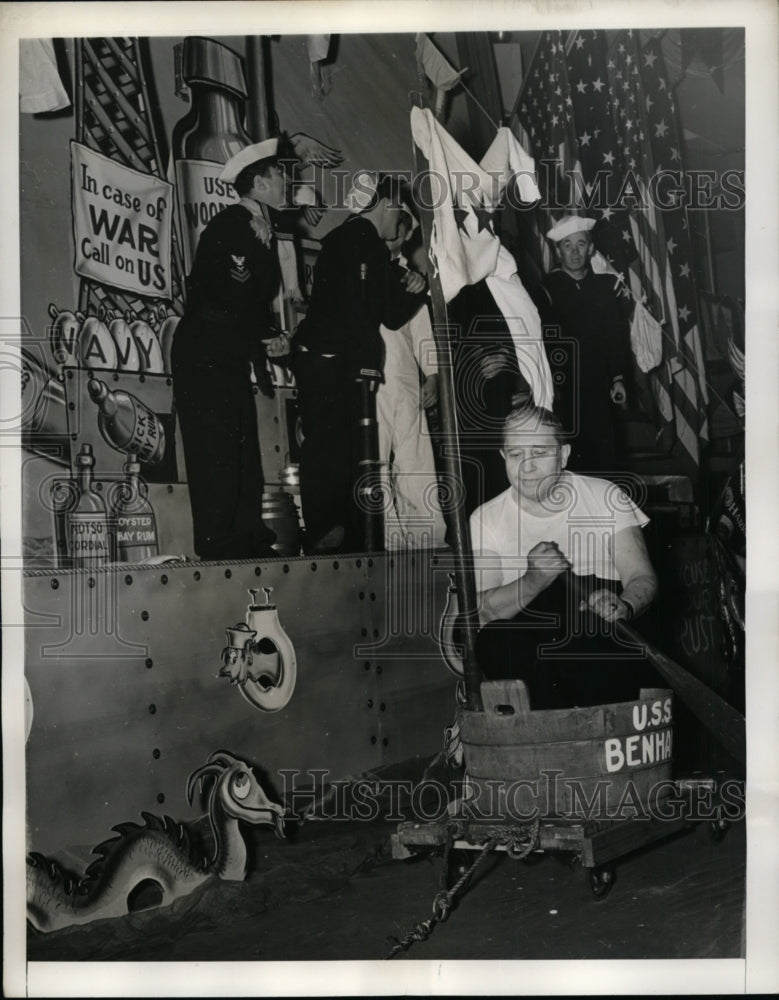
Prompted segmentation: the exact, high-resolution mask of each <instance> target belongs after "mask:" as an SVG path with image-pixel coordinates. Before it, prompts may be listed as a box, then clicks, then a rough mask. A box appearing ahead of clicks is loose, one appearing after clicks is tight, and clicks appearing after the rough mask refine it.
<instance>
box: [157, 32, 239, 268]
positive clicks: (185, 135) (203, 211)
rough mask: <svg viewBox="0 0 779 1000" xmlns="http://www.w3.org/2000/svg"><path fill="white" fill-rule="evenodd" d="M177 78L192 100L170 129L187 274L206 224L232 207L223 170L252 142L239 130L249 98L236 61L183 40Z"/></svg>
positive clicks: (221, 50)
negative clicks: (187, 109) (179, 75)
mask: <svg viewBox="0 0 779 1000" xmlns="http://www.w3.org/2000/svg"><path fill="white" fill-rule="evenodd" d="M181 75H182V77H183V79H184V81H185V83H186V84H187V86H188V88H189V91H190V94H191V106H190V109H189V111H188V112H187V114H186V115H184V117H183V118H182V119H180V121H178V122H177V123H176V125H175V126H174V128H173V136H172V142H171V146H172V149H173V157H174V162H175V174H176V176H175V183H176V198H177V203H178V211H179V222H180V231H181V233H182V238H183V243H184V264H185V268H186V271H187V274H189V272H190V271H191V270H192V261H193V260H194V257H195V250H196V249H197V243H198V240H199V239H200V236H201V234H202V232H203V230H204V229H205V227H206V225H207V224H208V222H209V221H210V220H211V219H212V218H213V217H214V216H215V215H216V213H217V212H220V211H221V210H222V209H223V208H226V207H227V206H228V205H230V204H232V203H234V202H236V201H237V200H238V196H237V195H236V193H235V191H234V189H233V186H232V184H228V183H225V182H224V181H220V180H219V174H220V173H221V170H222V166H223V165H224V164H225V163H226V162H227V160H229V159H230V157H231V156H234V155H235V154H236V153H238V152H240V150H241V149H243V148H244V147H245V146H248V145H250V144H251V142H252V140H251V138H250V136H249V134H248V132H247V131H246V129H245V127H244V124H243V112H244V102H245V100H246V98H247V96H248V94H247V90H246V82H245V79H244V72H243V66H242V60H241V57H240V56H239V55H238V54H237V53H236V52H233V50H232V49H230V48H228V47H227V46H226V45H221V44H220V43H219V42H216V41H214V40H213V39H212V38H196V37H189V38H185V39H184V42H183V45H182V50H181Z"/></svg>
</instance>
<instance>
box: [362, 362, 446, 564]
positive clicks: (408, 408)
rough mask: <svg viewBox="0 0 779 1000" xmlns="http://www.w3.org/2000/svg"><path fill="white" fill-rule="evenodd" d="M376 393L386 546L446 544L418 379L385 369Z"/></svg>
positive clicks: (389, 548)
mask: <svg viewBox="0 0 779 1000" xmlns="http://www.w3.org/2000/svg"><path fill="white" fill-rule="evenodd" d="M385 377H386V382H385V383H384V384H382V385H380V386H379V390H378V392H377V394H376V416H377V420H378V425H379V458H380V459H381V467H382V482H383V487H384V490H385V497H387V498H388V499H387V503H386V504H385V514H384V535H385V539H384V541H385V545H386V547H387V549H388V550H392V549H403V548H430V547H432V548H437V547H440V546H442V545H444V535H445V532H446V524H445V522H444V518H443V515H442V514H441V506H440V503H439V500H438V481H437V478H436V471H435V463H434V461H433V446H432V444H431V441H430V435H429V432H428V428H427V417H426V416H425V411H424V410H423V409H422V408H421V406H420V394H419V381H418V379H417V378H416V377H414V378H413V379H412V378H409V377H407V376H404V375H398V374H393V373H392V372H390V373H388V374H387V375H386V376H385Z"/></svg>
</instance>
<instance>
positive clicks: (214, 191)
mask: <svg viewBox="0 0 779 1000" xmlns="http://www.w3.org/2000/svg"><path fill="white" fill-rule="evenodd" d="M223 167H224V164H223V163H214V162H213V161H212V160H176V191H177V197H178V204H179V215H180V221H181V231H182V234H183V243H184V266H185V268H186V271H187V274H189V272H190V271H191V270H192V262H193V261H194V259H195V250H196V249H197V244H198V240H199V239H200V237H201V235H202V233H203V230H204V229H205V228H206V226H207V225H208V223H209V222H210V221H211V219H213V217H214V216H215V215H216V214H217V212H221V211H222V209H223V208H227V206H228V205H234V204H235V203H236V202H237V201H238V200H239V199H238V195H237V194H236V193H235V189H234V188H233V185H232V184H228V183H227V182H226V181H220V180H219V174H221V172H222V169H223Z"/></svg>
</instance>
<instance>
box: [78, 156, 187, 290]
mask: <svg viewBox="0 0 779 1000" xmlns="http://www.w3.org/2000/svg"><path fill="white" fill-rule="evenodd" d="M70 162H71V198H72V205H73V242H74V245H75V271H76V274H79V275H81V276H82V277H83V278H89V279H90V280H91V281H95V282H99V283H100V284H104V285H111V286H113V287H115V288H122V289H124V290H125V291H130V292H135V293H136V294H138V295H144V296H148V297H151V298H170V297H171V272H170V245H171V220H172V218H173V187H172V185H171V184H169V183H168V182H167V181H165V180H162V179H161V178H160V177H155V176H154V175H153V174H147V173H142V172H141V171H138V170H132V169H131V168H130V167H125V166H123V165H122V164H120V163H116V162H115V161H114V160H111V159H110V158H109V157H107V156H103V155H102V154H101V153H96V152H95V151H94V150H92V149H88V148H87V147H86V146H82V145H81V144H80V143H77V142H71V144H70Z"/></svg>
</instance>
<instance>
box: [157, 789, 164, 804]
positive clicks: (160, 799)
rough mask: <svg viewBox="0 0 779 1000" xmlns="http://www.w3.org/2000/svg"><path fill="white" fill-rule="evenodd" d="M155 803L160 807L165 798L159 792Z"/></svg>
mask: <svg viewBox="0 0 779 1000" xmlns="http://www.w3.org/2000/svg"><path fill="white" fill-rule="evenodd" d="M157 801H158V802H159V803H160V805H162V803H163V802H164V801H165V796H164V795H163V794H162V792H160V793H159V795H158V796H157Z"/></svg>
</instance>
